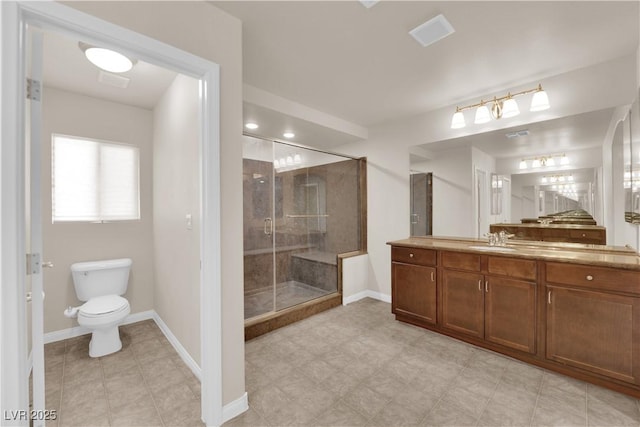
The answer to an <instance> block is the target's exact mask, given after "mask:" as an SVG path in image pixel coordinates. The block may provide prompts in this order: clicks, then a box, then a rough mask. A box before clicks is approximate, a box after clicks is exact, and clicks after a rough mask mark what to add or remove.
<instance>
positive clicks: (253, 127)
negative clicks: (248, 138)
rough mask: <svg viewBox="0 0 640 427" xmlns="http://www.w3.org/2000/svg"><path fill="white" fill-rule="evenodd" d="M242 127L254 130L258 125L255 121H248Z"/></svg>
mask: <svg viewBox="0 0 640 427" xmlns="http://www.w3.org/2000/svg"><path fill="white" fill-rule="evenodd" d="M244 127H246V128H247V129H251V130H254V129H258V127H259V126H258V125H257V124H256V123H252V122H249V123H245V125H244Z"/></svg>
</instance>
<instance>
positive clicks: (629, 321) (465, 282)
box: [391, 238, 640, 398]
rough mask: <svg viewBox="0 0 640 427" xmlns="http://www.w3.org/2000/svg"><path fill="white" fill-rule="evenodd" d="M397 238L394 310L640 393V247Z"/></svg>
mask: <svg viewBox="0 0 640 427" xmlns="http://www.w3.org/2000/svg"><path fill="white" fill-rule="evenodd" d="M423 241H424V242H426V243H425V246H427V245H428V246H427V247H422V246H420V245H419V242H423ZM405 242H406V243H409V245H407V244H406V243H405ZM403 244H404V245H403ZM391 245H392V249H391V254H392V283H391V289H392V312H393V313H394V314H395V315H396V319H398V320H401V321H404V322H409V323H413V324H415V325H418V326H422V327H424V328H427V329H430V330H433V331H436V332H439V333H442V334H446V335H450V336H452V337H455V338H458V339H461V340H464V341H467V342H470V343H472V344H474V345H477V346H480V347H484V348H487V349H490V350H494V351H498V352H500V353H503V354H507V355H509V356H511V357H514V358H516V359H519V360H522V361H525V362H528V363H532V364H534V365H537V366H540V367H543V368H546V369H550V370H554V371H557V372H560V373H563V374H566V375H570V376H574V377H576V378H579V379H581V380H586V381H590V382H592V383H594V384H598V385H600V386H605V387H609V388H611V389H614V390H616V391H621V392H624V393H627V394H630V395H632V396H634V397H636V398H640V258H638V255H637V254H636V253H634V252H631V253H629V252H628V251H622V250H620V249H611V248H608V249H605V248H602V249H599V250H598V249H591V248H582V251H575V250H574V251H572V250H566V251H564V250H563V251H560V250H557V249H555V248H554V249H555V250H554V249H551V250H544V249H540V250H537V249H536V250H528V249H522V250H521V251H520V252H518V253H517V254H516V253H514V254H510V253H507V252H504V253H502V252H501V253H497V252H496V253H493V252H492V253H487V252H486V251H484V250H482V249H483V248H480V250H473V249H474V248H472V247H471V245H469V242H468V241H464V240H462V241H461V243H457V242H456V241H455V239H453V238H441V239H438V238H423V239H417V238H412V239H408V240H406V241H399V242H392V243H391ZM416 246H417V247H416ZM543 247H545V246H544V245H543V246H541V248H543ZM466 248H469V250H466ZM496 250H498V251H499V250H500V249H496ZM594 259H595V260H597V262H594V263H591V260H594Z"/></svg>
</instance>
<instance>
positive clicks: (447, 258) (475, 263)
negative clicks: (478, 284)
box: [442, 252, 480, 271]
mask: <svg viewBox="0 0 640 427" xmlns="http://www.w3.org/2000/svg"><path fill="white" fill-rule="evenodd" d="M442 266H443V267H447V268H455V269H456V270H468V271H480V255H479V254H467V253H461V252H442Z"/></svg>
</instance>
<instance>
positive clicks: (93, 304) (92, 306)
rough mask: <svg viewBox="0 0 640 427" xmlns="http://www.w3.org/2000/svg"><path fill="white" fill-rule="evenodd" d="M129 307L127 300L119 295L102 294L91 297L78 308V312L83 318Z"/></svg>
mask: <svg viewBox="0 0 640 427" xmlns="http://www.w3.org/2000/svg"><path fill="white" fill-rule="evenodd" d="M128 308H129V301H127V300H126V299H125V298H122V297H121V296H119V295H104V296H101V297H95V298H91V299H90V300H89V301H87V302H86V303H84V304H83V305H82V306H80V308H79V310H80V311H79V314H80V315H82V317H85V318H91V317H103V316H104V315H106V314H112V313H113V314H115V313H118V312H121V311H125V310H127V309H128Z"/></svg>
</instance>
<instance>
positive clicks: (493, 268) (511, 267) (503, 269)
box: [487, 257, 536, 280]
mask: <svg viewBox="0 0 640 427" xmlns="http://www.w3.org/2000/svg"><path fill="white" fill-rule="evenodd" d="M487 270H488V271H489V273H491V274H500V275H502V276H508V277H516V278H519V279H526V280H536V262H535V261H533V260H530V259H519V258H504V257H489V263H488V266H487Z"/></svg>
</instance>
